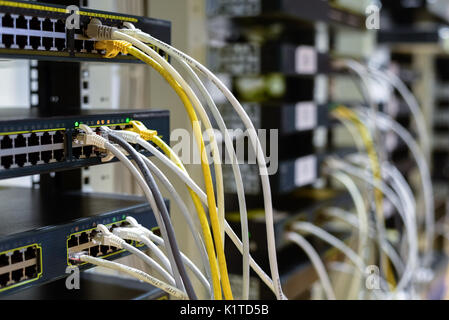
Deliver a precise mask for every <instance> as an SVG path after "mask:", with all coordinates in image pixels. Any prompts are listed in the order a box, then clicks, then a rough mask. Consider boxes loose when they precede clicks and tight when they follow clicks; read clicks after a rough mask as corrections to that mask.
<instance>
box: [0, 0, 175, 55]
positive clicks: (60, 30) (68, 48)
mask: <svg viewBox="0 0 449 320" xmlns="http://www.w3.org/2000/svg"><path fill="white" fill-rule="evenodd" d="M72 13H73V12H72V11H70V10H68V8H66V7H63V6H58V5H53V4H41V3H38V2H31V3H30V2H29V1H0V56H6V57H11V56H13V57H14V58H27V59H29V58H32V59H47V60H48V59H50V60H70V61H76V60H79V61H113V62H137V60H136V59H134V58H132V57H130V56H125V55H119V56H118V57H116V58H114V59H105V58H103V56H102V52H101V51H98V50H96V49H95V42H94V41H92V40H90V39H88V38H86V37H85V36H84V28H85V27H86V26H87V24H88V23H89V22H90V20H91V19H92V18H96V19H99V20H100V21H102V23H103V24H105V25H109V26H114V27H123V23H124V22H131V23H133V24H134V25H135V26H136V27H137V28H139V29H141V30H143V31H145V32H147V33H150V34H152V35H153V36H155V37H156V38H158V39H160V40H162V41H164V42H166V43H170V29H171V24H170V22H168V21H165V20H158V19H151V18H146V17H136V16H130V15H122V14H118V13H109V12H103V11H97V10H91V9H85V8H83V9H80V10H79V11H78V12H77V14H78V17H79V22H80V24H79V29H75V28H73V29H70V28H67V26H66V20H67V18H68V17H69V16H71V15H72ZM75 13H76V12H75ZM155 49H156V50H157V51H158V52H160V54H162V55H164V53H163V52H162V51H160V50H159V49H158V48H155Z"/></svg>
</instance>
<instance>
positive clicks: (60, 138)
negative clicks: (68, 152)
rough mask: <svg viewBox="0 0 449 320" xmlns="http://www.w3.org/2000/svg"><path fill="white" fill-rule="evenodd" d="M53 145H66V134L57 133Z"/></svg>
mask: <svg viewBox="0 0 449 320" xmlns="http://www.w3.org/2000/svg"><path fill="white" fill-rule="evenodd" d="M53 143H55V144H57V143H64V133H62V132H61V131H57V132H56V133H55V135H54V136H53Z"/></svg>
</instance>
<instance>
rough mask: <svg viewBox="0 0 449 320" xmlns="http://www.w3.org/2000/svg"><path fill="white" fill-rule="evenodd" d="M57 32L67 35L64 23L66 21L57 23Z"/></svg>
mask: <svg viewBox="0 0 449 320" xmlns="http://www.w3.org/2000/svg"><path fill="white" fill-rule="evenodd" d="M55 32H64V33H65V23H64V21H62V20H58V21H56V24H55Z"/></svg>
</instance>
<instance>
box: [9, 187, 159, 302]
mask: <svg viewBox="0 0 449 320" xmlns="http://www.w3.org/2000/svg"><path fill="white" fill-rule="evenodd" d="M0 200H1V203H2V221H3V223H2V224H1V225H0V296H2V295H6V294H9V293H11V292H15V291H17V290H19V289H23V288H29V287H30V286H34V285H41V284H43V283H47V282H50V281H54V280H56V279H60V278H63V277H64V276H67V275H68V274H67V273H66V269H67V268H74V267H78V268H80V269H83V270H84V269H87V268H90V267H92V266H91V265H89V264H77V263H74V262H72V261H71V260H70V255H71V254H72V253H76V252H86V253H88V254H90V255H91V256H95V257H99V258H107V259H115V258H118V257H122V256H124V255H126V254H127V252H125V251H123V250H119V249H117V248H114V247H109V246H107V247H106V246H99V245H97V244H94V243H93V242H92V236H93V235H94V233H95V228H96V226H97V225H98V224H104V225H106V226H108V228H109V229H113V228H115V227H118V226H124V225H126V221H125V219H126V217H128V216H131V217H134V218H135V219H136V220H137V221H139V223H141V224H142V225H144V226H145V227H147V228H149V229H154V228H156V227H157V224H156V220H155V218H154V216H153V212H152V210H151V209H150V207H149V205H148V204H147V203H146V202H145V200H144V199H142V198H140V197H135V196H120V195H100V194H83V193H77V192H74V193H63V194H59V195H58V196H54V197H52V196H51V195H48V197H42V195H41V193H40V191H39V190H33V189H17V188H13V189H6V190H2V192H1V193H0ZM167 205H168V203H167ZM130 244H132V245H134V246H136V247H138V248H144V246H142V245H141V244H139V243H135V242H130Z"/></svg>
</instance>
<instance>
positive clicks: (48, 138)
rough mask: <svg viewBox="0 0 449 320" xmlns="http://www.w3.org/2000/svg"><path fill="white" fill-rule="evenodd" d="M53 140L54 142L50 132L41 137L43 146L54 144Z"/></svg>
mask: <svg viewBox="0 0 449 320" xmlns="http://www.w3.org/2000/svg"><path fill="white" fill-rule="evenodd" d="M51 140H52V139H51V135H50V134H49V133H48V132H45V133H44V135H43V136H42V137H41V144H42V145H48V144H52V141H51Z"/></svg>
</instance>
